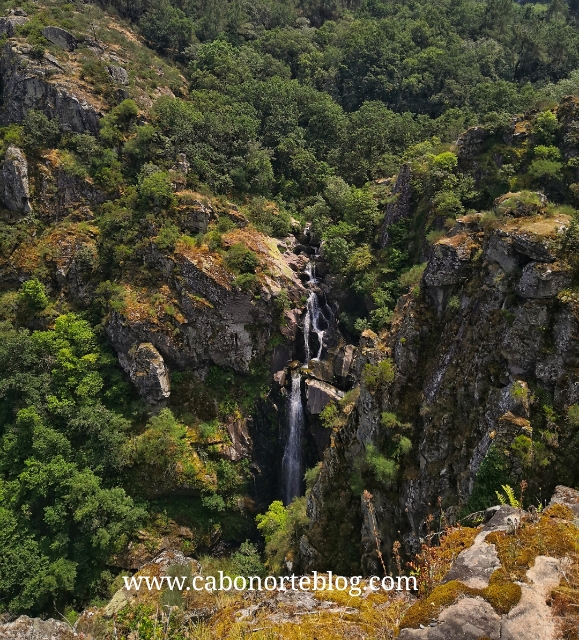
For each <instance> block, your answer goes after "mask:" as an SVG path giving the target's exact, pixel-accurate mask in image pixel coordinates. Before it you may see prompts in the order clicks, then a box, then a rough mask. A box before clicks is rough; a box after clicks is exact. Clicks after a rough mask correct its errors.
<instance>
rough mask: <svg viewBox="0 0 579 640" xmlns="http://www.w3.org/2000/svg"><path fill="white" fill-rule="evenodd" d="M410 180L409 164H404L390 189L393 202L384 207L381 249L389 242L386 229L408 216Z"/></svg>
mask: <svg viewBox="0 0 579 640" xmlns="http://www.w3.org/2000/svg"><path fill="white" fill-rule="evenodd" d="M411 180H412V169H411V168H410V165H409V164H405V165H404V166H403V167H402V169H400V173H399V174H398V178H397V179H396V183H395V184H394V188H393V189H392V198H393V201H392V202H390V203H388V205H386V215H385V216H384V224H383V226H382V235H381V239H380V245H381V247H382V248H383V249H385V248H386V247H387V246H388V244H389V242H390V236H389V235H388V227H389V226H390V225H391V224H396V223H397V222H400V220H405V219H406V218H408V216H409V215H410V205H411V203H412V185H411Z"/></svg>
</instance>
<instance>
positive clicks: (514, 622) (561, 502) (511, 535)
mask: <svg viewBox="0 0 579 640" xmlns="http://www.w3.org/2000/svg"><path fill="white" fill-rule="evenodd" d="M578 511H579V491H576V490H574V489H570V488H568V487H562V486H559V487H557V488H556V491H555V494H554V495H553V497H552V498H551V502H550V504H549V506H548V507H547V508H546V509H545V510H544V511H543V512H537V510H536V509H534V508H530V509H529V511H523V510H522V509H518V508H515V507H512V506H509V505H500V506H496V507H492V508H490V509H488V510H487V511H486V513H485V518H484V519H485V521H486V522H485V523H484V524H482V525H480V526H479V527H478V529H472V528H458V529H457V528H454V529H451V530H450V532H449V533H448V535H447V536H446V538H444V539H443V542H442V544H441V547H437V548H436V551H435V553H434V554H432V556H431V563H432V567H431V568H432V569H433V571H434V573H436V571H437V566H436V565H437V562H438V563H439V565H438V569H440V566H443V571H444V570H445V569H444V566H446V567H447V568H449V570H448V571H447V573H446V575H445V577H444V578H443V579H442V580H441V581H440V583H439V584H438V585H437V586H435V587H434V588H431V589H429V590H428V591H427V592H426V593H425V594H424V595H423V596H421V597H419V598H414V597H413V596H411V595H409V594H405V593H402V594H397V593H395V592H393V593H392V594H385V593H382V594H375V593H373V592H372V590H370V591H365V592H364V593H363V594H362V596H361V597H360V598H354V599H353V598H351V597H348V596H347V594H343V595H344V598H341V597H340V594H337V593H336V592H335V591H333V592H332V593H329V592H320V593H317V594H315V595H314V594H312V593H307V592H302V593H300V592H298V593H290V592H287V593H281V592H278V591H274V592H263V593H260V594H257V593H254V594H245V595H244V594H239V597H238V599H237V600H235V599H233V600H231V602H229V603H227V602H225V601H224V600H223V599H221V600H220V599H219V596H216V594H205V593H201V594H199V595H198V596H196V598H197V599H195V600H194V601H192V602H191V603H189V604H191V606H188V605H187V606H185V604H183V605H180V607H181V609H180V608H179V607H176V608H175V613H174V615H175V616H177V615H178V613H177V612H178V611H180V615H181V618H182V621H183V628H182V629H180V632H181V631H182V632H183V637H185V638H189V637H191V638H193V637H197V636H195V633H194V632H193V629H194V628H195V624H196V623H198V622H201V621H202V622H203V624H204V625H205V627H204V628H205V629H206V630H208V632H209V634H211V633H212V631H213V630H214V629H215V630H217V627H219V625H223V624H224V623H226V622H227V621H229V622H228V623H227V624H228V626H229V627H230V628H231V629H230V630H232V629H234V628H235V629H236V630H241V629H242V628H243V630H244V631H249V632H251V633H252V634H255V635H253V636H252V637H255V638H258V639H259V640H261V637H262V636H261V635H259V632H260V631H261V630H262V629H264V628H267V629H270V630H272V632H274V636H275V637H278V638H286V637H288V638H289V637H294V635H291V634H292V633H294V634H295V631H296V630H299V631H300V633H302V634H303V635H302V637H318V636H317V635H315V634H318V632H322V633H321V634H320V635H319V637H323V638H326V637H330V636H327V635H323V633H324V632H325V631H327V625H330V626H331V628H332V629H333V630H334V635H332V636H331V637H335V638H342V637H356V638H371V637H376V634H378V633H384V632H387V633H390V634H396V632H398V631H399V635H398V638H400V640H414V639H419V640H499V639H500V640H505V639H507V640H536V639H537V638H541V640H557V639H560V638H571V637H576V636H574V635H573V633H575V634H576V633H577V631H579V619H578V618H577V617H576V612H575V610H574V609H573V606H576V605H577V604H579V579H578V578H577V577H576V576H579V562H578V560H577V550H578V547H579V529H578V526H577V525H578V523H579V520H578V519H577V515H578ZM457 534H458V535H457ZM453 536H454V537H453ZM449 541H450V542H449ZM470 541H472V543H471V542H470ZM461 548H462V551H461V552H460V553H458V550H459V549H461ZM449 553H450V558H453V557H454V558H455V559H454V561H452V560H451V559H449V560H448V562H447V563H446V564H445V561H444V560H442V564H440V561H441V559H442V558H444V557H445V554H446V555H447V556H448V554H449ZM457 553H458V555H456V554H457ZM170 565H179V568H180V569H182V568H183V567H185V566H189V565H190V570H191V572H192V574H197V573H203V570H202V567H201V565H200V564H199V563H198V562H197V561H196V560H192V559H190V558H186V557H185V556H183V554H182V553H180V552H176V551H174V552H172V551H166V552H164V553H163V554H161V556H159V557H158V558H156V559H155V560H153V561H152V562H150V563H149V564H147V565H145V566H144V567H142V568H141V571H140V572H139V574H142V575H164V574H171V571H170ZM171 575H172V574H171ZM441 575H444V574H441ZM150 598H151V594H150V593H149V594H148V595H147V594H140V593H139V594H138V595H137V593H135V592H128V591H126V590H125V589H120V590H119V591H117V593H116V594H115V596H114V597H113V598H112V600H111V601H110V602H109V604H108V605H107V606H106V607H104V608H103V609H100V610H97V609H90V610H87V611H85V612H84V613H83V615H82V616H81V617H80V619H79V621H78V622H77V624H76V625H75V628H74V629H72V628H71V627H70V626H68V625H67V624H65V623H63V622H57V621H56V620H45V621H43V620H39V619H37V618H36V619H31V618H28V617H27V616H21V617H20V618H18V619H17V620H16V621H13V622H9V623H5V624H3V625H0V638H2V640H72V639H73V638H79V639H83V640H97V638H99V639H100V638H102V639H104V638H107V639H108V638H109V637H110V638H113V637H116V636H115V634H114V629H113V627H112V626H111V634H112V635H111V634H109V635H107V633H108V632H107V630H106V629H107V624H109V623H110V624H112V623H111V621H112V619H113V618H115V616H118V615H120V613H121V612H125V613H126V612H127V611H128V612H130V611H136V610H137V609H138V607H135V605H139V604H140V605H142V606H147V603H148V605H149V606H150V607H152V608H151V611H152V612H153V613H154V611H155V607H157V604H156V601H154V602H153V601H152V600H150ZM197 600H199V601H197ZM384 612H389V613H388V614H385V613H384ZM314 614H315V615H314ZM391 614H395V615H391ZM121 617H122V616H121ZM125 617H126V616H125ZM129 617H130V616H129ZM397 619H398V620H400V619H401V623H400V625H399V626H396V622H395V621H396V620H397ZM118 620H120V618H118V619H117V621H118ZM191 625H193V626H191ZM316 625H318V627H319V628H318V627H316ZM323 625H326V627H324V629H322V626H323ZM220 628H221V627H220ZM400 628H401V630H400ZM97 629H99V631H98V632H96V630H97ZM115 629H116V627H115ZM292 630H293V631H292ZM349 632H350V633H353V634H354V635H348V633H349ZM354 632H355V633H354ZM188 633H190V635H188ZM310 633H313V634H314V636H310V635H309V634H310ZM209 637H213V636H212V635H209ZM215 637H217V636H215ZM219 637H222V636H219ZM392 637H394V636H392Z"/></svg>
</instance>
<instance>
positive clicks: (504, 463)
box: [467, 444, 511, 512]
mask: <svg viewBox="0 0 579 640" xmlns="http://www.w3.org/2000/svg"><path fill="white" fill-rule="evenodd" d="M509 482H511V477H510V465H509V462H508V459H507V458H506V456H505V454H504V453H503V451H501V450H500V449H499V448H498V447H496V446H495V445H494V444H493V445H491V447H490V449H489V450H488V452H487V454H486V456H485V457H484V459H483V461H482V463H481V465H480V467H479V469H478V471H477V474H476V478H475V482H474V487H473V490H472V493H471V495H470V497H469V500H468V504H467V510H468V511H469V512H473V511H482V510H483V509H487V508H488V507H491V506H493V504H494V503H495V502H496V488H497V486H502V485H503V484H505V485H506V484H509Z"/></svg>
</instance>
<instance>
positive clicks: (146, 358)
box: [119, 343, 171, 404]
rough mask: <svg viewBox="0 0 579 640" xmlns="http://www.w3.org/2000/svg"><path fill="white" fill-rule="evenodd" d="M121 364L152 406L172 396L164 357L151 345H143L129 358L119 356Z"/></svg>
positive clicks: (130, 354)
mask: <svg viewBox="0 0 579 640" xmlns="http://www.w3.org/2000/svg"><path fill="white" fill-rule="evenodd" d="M119 362H120V364H121V366H122V367H123V369H124V370H125V371H126V372H127V373H128V374H129V376H130V377H131V380H132V382H133V384H134V385H135V387H137V391H138V392H139V393H140V394H141V396H142V397H143V398H144V399H145V400H146V401H147V402H149V403H150V404H155V403H156V402H159V401H161V400H166V399H167V398H168V397H169V396H170V395H171V387H170V383H169V372H168V371H167V369H166V367H165V362H164V360H163V356H161V354H160V353H159V352H158V351H157V349H155V347H154V346H153V345H152V344H151V343H142V344H140V345H139V346H138V347H137V349H136V350H135V351H134V352H133V353H129V357H128V358H127V357H126V356H123V355H122V354H119Z"/></svg>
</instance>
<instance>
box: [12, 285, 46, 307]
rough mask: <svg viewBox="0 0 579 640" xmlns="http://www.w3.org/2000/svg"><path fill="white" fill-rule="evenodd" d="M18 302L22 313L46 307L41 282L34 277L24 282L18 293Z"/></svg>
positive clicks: (44, 293)
mask: <svg viewBox="0 0 579 640" xmlns="http://www.w3.org/2000/svg"><path fill="white" fill-rule="evenodd" d="M18 304H19V305H20V307H21V309H22V311H23V312H24V313H35V312H38V311H42V310H43V309H46V307H47V306H48V298H47V296H46V291H45V289H44V285H43V284H42V282H40V281H39V280H37V279H36V278H32V279H30V280H27V281H26V282H24V283H23V284H22V286H21V287H20V293H19V294H18Z"/></svg>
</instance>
